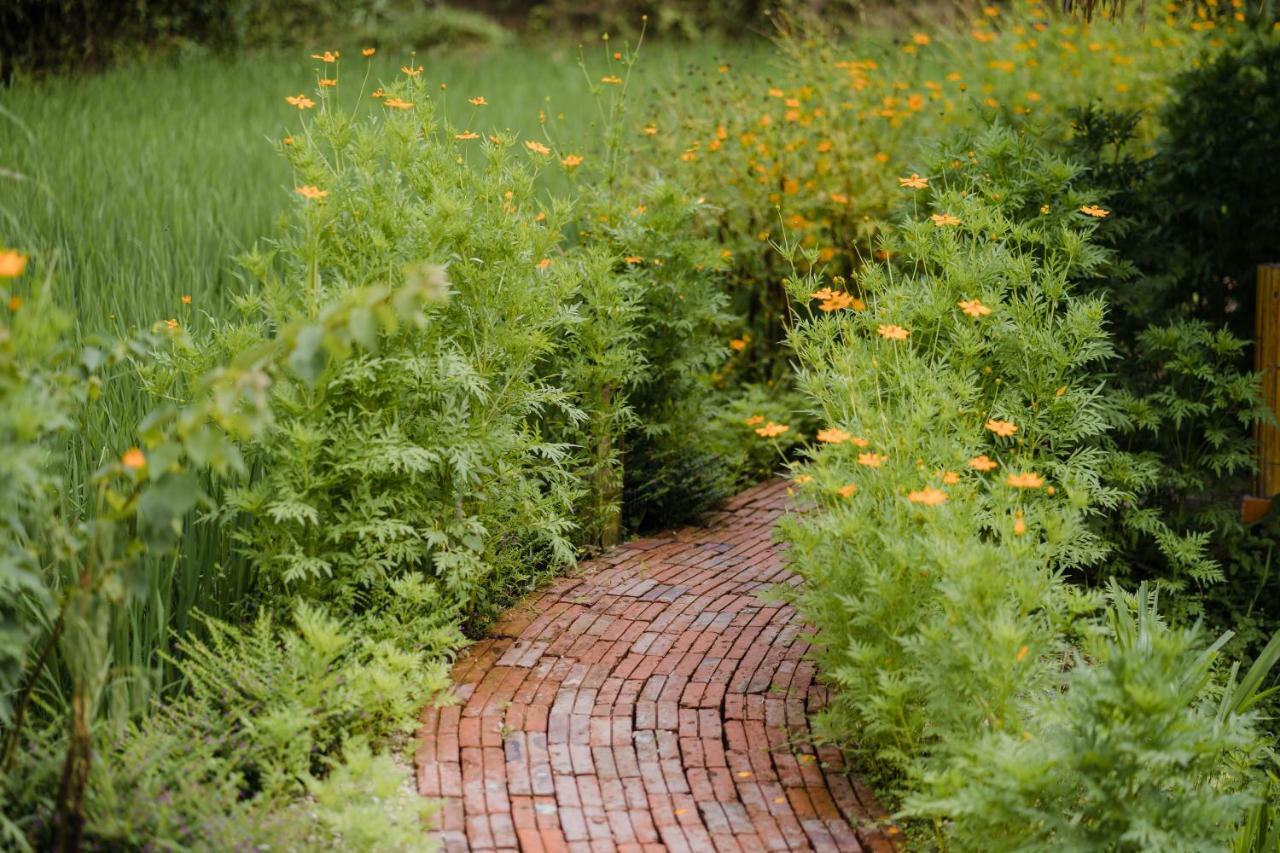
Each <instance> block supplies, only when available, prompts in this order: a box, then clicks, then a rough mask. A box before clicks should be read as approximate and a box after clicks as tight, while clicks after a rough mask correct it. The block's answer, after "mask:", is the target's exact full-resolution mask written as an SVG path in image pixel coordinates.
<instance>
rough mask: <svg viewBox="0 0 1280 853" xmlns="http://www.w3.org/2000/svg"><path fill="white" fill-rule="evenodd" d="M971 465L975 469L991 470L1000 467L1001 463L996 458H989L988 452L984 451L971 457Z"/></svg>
mask: <svg viewBox="0 0 1280 853" xmlns="http://www.w3.org/2000/svg"><path fill="white" fill-rule="evenodd" d="M969 467H970V468H972V469H973V470H975V471H990V470H992V469H993V468H998V467H1000V464H999V463H998V462H996V461H995V460H994V459H991V458H989V457H988V456H987V454H985V453H984V454H982V455H981V456H975V457H973V458H972V459H970V460H969Z"/></svg>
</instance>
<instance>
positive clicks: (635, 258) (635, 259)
mask: <svg viewBox="0 0 1280 853" xmlns="http://www.w3.org/2000/svg"><path fill="white" fill-rule="evenodd" d="M623 260H624V261H626V262H627V263H629V264H642V263H644V258H642V257H640V256H639V255H627V256H626V257H625V258H623Z"/></svg>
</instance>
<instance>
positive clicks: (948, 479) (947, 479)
mask: <svg viewBox="0 0 1280 853" xmlns="http://www.w3.org/2000/svg"><path fill="white" fill-rule="evenodd" d="M942 482H944V483H946V484H947V485H948V486H954V485H955V484H956V483H958V482H960V475H959V474H957V473H956V472H955V471H944V472H943V474H942Z"/></svg>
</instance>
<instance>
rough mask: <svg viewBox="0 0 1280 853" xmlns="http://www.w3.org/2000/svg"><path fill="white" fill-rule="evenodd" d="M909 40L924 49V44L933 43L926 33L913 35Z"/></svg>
mask: <svg viewBox="0 0 1280 853" xmlns="http://www.w3.org/2000/svg"><path fill="white" fill-rule="evenodd" d="M911 40H912V41H913V42H915V43H916V44H918V45H920V46H921V47H924V46H925V45H926V44H928V43H929V42H931V41H933V39H931V38H929V34H928V33H913V34H912V36H911Z"/></svg>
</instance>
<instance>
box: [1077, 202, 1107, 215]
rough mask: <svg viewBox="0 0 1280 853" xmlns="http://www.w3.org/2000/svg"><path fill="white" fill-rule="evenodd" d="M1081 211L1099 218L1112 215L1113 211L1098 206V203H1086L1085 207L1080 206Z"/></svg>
mask: <svg viewBox="0 0 1280 853" xmlns="http://www.w3.org/2000/svg"><path fill="white" fill-rule="evenodd" d="M1080 212H1081V213H1083V214H1086V215H1088V216H1093V217H1096V218H1098V219H1102V218H1104V217H1107V216H1110V215H1111V211H1109V210H1103V209H1102V208H1101V207H1098V206H1097V205H1096V204H1086V205H1085V206H1084V207H1082V208H1080Z"/></svg>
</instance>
